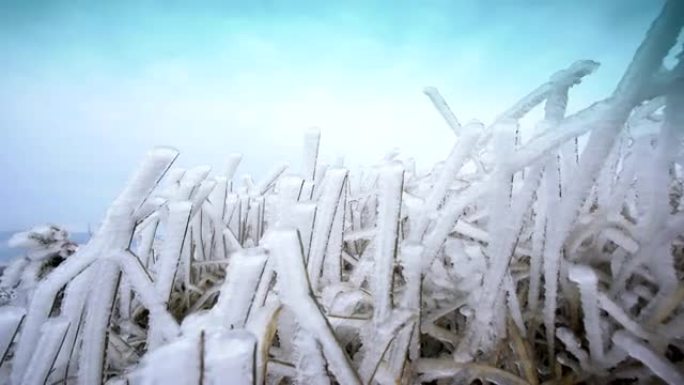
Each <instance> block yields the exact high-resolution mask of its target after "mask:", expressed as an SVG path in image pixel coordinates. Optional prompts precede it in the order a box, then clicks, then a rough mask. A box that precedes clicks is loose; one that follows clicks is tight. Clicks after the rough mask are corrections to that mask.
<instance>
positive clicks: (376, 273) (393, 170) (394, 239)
mask: <svg viewBox="0 0 684 385" xmlns="http://www.w3.org/2000/svg"><path fill="white" fill-rule="evenodd" d="M403 182H404V169H403V168H402V167H401V166H398V165H391V166H386V167H385V168H383V169H382V170H381V171H380V175H379V178H378V221H377V230H376V235H375V243H376V247H375V258H374V260H373V278H374V279H373V281H372V283H373V285H372V288H371V290H372V293H373V299H374V305H373V322H374V324H375V327H376V328H378V327H380V325H381V324H383V323H385V322H386V321H387V317H389V315H390V312H391V310H392V277H393V276H394V261H395V257H396V254H397V246H398V242H399V213H400V211H401V195H402V190H403Z"/></svg>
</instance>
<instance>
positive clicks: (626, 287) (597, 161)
mask: <svg viewBox="0 0 684 385" xmlns="http://www.w3.org/2000/svg"><path fill="white" fill-rule="evenodd" d="M683 22H684V3H682V2H681V1H669V2H668V3H667V4H666V5H665V7H664V9H663V12H662V13H661V15H660V16H659V17H658V18H657V20H655V21H654V23H653V25H652V27H651V29H650V30H649V32H648V34H647V36H646V37H645V39H644V41H643V42H642V44H641V46H640V48H639V50H638V51H637V52H636V54H635V56H634V59H633V61H632V63H631V64H630V66H629V67H628V68H627V70H626V72H625V75H624V76H623V78H622V80H621V82H620V83H619V85H618V87H617V88H616V90H615V91H614V92H613V93H612V95H610V96H609V97H608V98H607V99H605V100H601V101H598V102H597V103H595V104H593V105H592V106H590V107H587V108H586V109H584V110H581V111H579V112H577V113H575V114H573V115H567V114H566V105H567V99H568V97H569V94H570V89H571V87H573V86H576V85H578V84H579V83H580V82H581V81H582V80H583V78H584V77H586V76H588V75H590V74H591V73H592V72H593V71H594V70H596V68H597V66H598V63H595V62H593V61H587V60H585V61H578V62H577V63H575V64H573V65H571V66H570V67H568V68H567V69H565V70H562V71H559V72H558V73H556V74H553V75H552V76H551V77H550V79H549V81H548V82H547V83H545V84H543V85H541V86H539V87H537V88H536V89H534V90H532V92H531V93H530V94H528V95H527V96H525V97H523V98H522V99H521V100H520V101H519V102H518V103H516V104H515V105H514V106H513V107H511V108H510V109H508V110H507V111H505V112H503V113H502V114H501V115H500V116H499V118H498V119H497V120H496V121H495V122H494V123H493V124H492V125H491V126H484V125H482V124H480V123H477V122H472V123H468V124H461V123H460V122H459V121H458V119H457V118H456V116H455V115H454V113H453V112H452V110H451V109H450V108H449V106H448V104H447V102H446V101H445V100H444V99H443V98H442V96H441V95H440V94H439V92H438V91H437V90H436V89H435V88H426V90H425V93H426V95H427V96H428V97H429V99H430V101H431V102H432V103H433V104H434V106H435V107H436V108H437V111H438V113H440V114H441V115H442V116H443V118H444V119H445V121H446V123H447V125H448V126H449V128H450V129H451V130H453V132H454V134H455V144H454V146H453V150H452V151H451V153H450V154H445V161H444V162H443V163H441V164H439V165H436V166H435V167H434V168H433V169H432V170H431V171H429V172H426V173H419V172H417V171H416V169H415V165H414V162H413V161H412V160H411V159H405V158H403V157H401V156H399V155H398V154H390V155H389V156H387V157H386V158H385V160H384V161H383V162H382V163H381V164H378V165H375V166H372V167H369V168H367V169H364V170H361V171H358V172H357V171H350V170H347V169H345V168H344V167H343V166H342V164H340V163H339V162H338V163H337V164H335V165H334V166H329V165H326V164H325V163H323V162H322V161H321V160H320V159H319V156H318V150H319V143H320V132H319V131H318V130H310V131H308V132H307V133H306V135H305V139H304V145H303V155H302V157H303V167H302V168H301V170H291V169H289V168H288V167H287V166H285V165H277V166H276V167H274V168H273V171H272V172H271V173H270V174H269V175H268V176H267V177H266V178H265V179H264V180H262V181H253V180H252V179H251V178H250V177H245V178H244V179H242V180H236V179H235V178H234V174H235V172H236V169H237V168H238V166H239V163H240V159H241V156H240V155H236V154H233V155H230V156H229V158H228V160H227V163H226V164H227V165H226V170H225V171H224V172H222V173H219V174H217V175H213V174H211V170H209V168H207V167H196V168H193V169H189V170H184V169H179V168H173V167H171V166H172V163H173V161H174V160H175V158H176V156H177V153H176V151H174V150H172V149H156V150H153V151H151V152H150V154H149V155H148V157H147V158H146V159H145V160H144V161H143V163H142V165H141V166H140V168H139V170H138V172H136V173H135V174H134V175H133V177H132V178H131V180H130V182H129V184H128V185H127V186H126V187H125V188H124V190H123V192H122V193H121V195H120V196H119V197H118V198H117V199H116V201H115V202H114V203H113V204H112V206H111V208H110V209H109V210H108V212H107V215H106V217H105V219H104V221H103V224H102V225H101V227H100V228H99V229H98V230H97V231H96V233H95V234H94V236H93V237H92V239H91V240H90V241H89V242H88V243H87V244H86V245H83V246H81V247H79V248H78V250H77V251H75V247H74V245H73V244H72V243H70V242H69V241H68V239H67V237H66V234H65V233H64V232H63V231H61V230H60V229H59V228H56V227H49V226H47V227H45V226H43V227H38V228H35V229H34V230H32V231H30V232H26V233H22V234H19V235H17V236H16V237H13V238H12V245H13V246H17V247H23V248H25V249H27V250H28V251H27V253H26V258H19V259H17V260H16V261H14V262H13V263H12V264H11V265H9V266H8V267H7V269H6V270H5V272H4V274H3V276H2V279H1V280H0V289H2V292H1V293H0V294H2V296H1V297H0V299H2V300H3V304H4V306H3V307H1V308H0V328H1V329H0V354H2V363H1V365H2V366H1V367H0V378H1V379H2V380H3V383H10V384H42V383H48V384H61V383H65V384H96V383H105V382H106V383H111V384H169V383H173V384H179V385H196V384H219V383H231V384H291V383H299V384H305V383H311V384H328V383H331V384H332V383H340V384H396V383H401V384H413V383H431V384H452V383H463V384H470V383H473V382H474V383H496V384H540V383H562V384H574V383H581V382H591V383H602V384H603V383H616V384H617V383H629V382H630V381H640V383H641V382H644V383H651V382H653V381H665V382H668V383H671V384H676V383H681V381H683V380H682V378H684V375H683V374H682V373H683V372H682V362H681V358H680V357H677V354H675V353H679V355H681V353H682V351H684V307H683V306H682V301H683V300H684V285H682V283H681V277H682V275H683V274H684V254H683V252H682V249H683V247H684V203H683V202H682V192H683V186H684V175H683V173H684V145H683V143H682V139H683V136H684V84H683V83H682V82H683V77H684V61H681V60H680V62H679V64H678V65H676V66H675V67H674V68H672V69H664V67H663V66H662V62H663V58H664V57H665V56H666V55H667V53H668V51H669V50H670V49H671V48H672V47H673V45H674V44H675V41H676V38H677V35H678V34H679V33H680V30H681V27H682V23H683ZM678 48H679V47H678ZM680 59H681V57H680ZM540 104H543V107H544V111H545V113H544V117H543V119H542V121H540V122H539V123H538V125H537V131H536V133H535V135H534V136H533V137H532V138H531V139H529V140H527V141H524V142H522V141H521V140H520V138H519V137H518V136H517V135H518V121H519V119H521V118H522V117H523V116H525V115H526V114H527V113H528V112H529V111H531V110H532V109H533V108H534V107H535V106H537V105H540ZM580 137H584V139H585V140H583V142H586V145H584V146H583V147H582V148H578V145H577V143H578V138H580ZM74 251H75V253H74ZM56 256H59V257H60V258H61V259H64V261H63V262H61V263H58V262H60V261H61V259H60V260H59V261H57V262H55V260H54V257H56ZM55 266H56V267H55Z"/></svg>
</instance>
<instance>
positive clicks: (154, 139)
mask: <svg viewBox="0 0 684 385" xmlns="http://www.w3.org/2000/svg"><path fill="white" fill-rule="evenodd" d="M191 3H195V2H181V1H120V2H100V1H68V2H67V1H49V2H48V1H45V2H37V1H30V0H29V1H14V0H9V1H8V0H5V1H3V2H2V3H1V4H0V52H2V55H0V85H1V87H0V143H2V148H3V151H2V152H0V183H2V185H1V186H2V187H0V213H2V215H0V230H13V229H19V228H24V227H27V226H30V225H32V224H35V223H44V222H53V223H58V224H64V225H66V226H68V227H71V228H72V229H75V230H78V229H82V228H85V227H86V226H87V224H88V223H91V224H93V225H95V224H96V223H97V222H98V221H99V220H100V218H101V216H102V214H103V212H104V210H105V209H106V206H107V203H108V202H109V201H111V199H112V198H113V197H114V196H115V195H116V193H117V191H118V190H119V189H120V188H121V186H122V184H123V183H124V181H125V180H126V177H127V176H128V175H129V174H130V172H131V170H132V169H133V168H134V167H135V165H136V163H137V162H138V161H139V159H140V158H141V157H142V156H143V154H144V152H145V151H146V150H147V149H148V148H150V147H152V146H154V145H170V146H174V147H176V148H178V149H180V150H181V158H180V159H179V164H180V165H183V166H192V165H200V164H209V165H212V166H214V167H215V169H216V170H217V172H220V171H221V168H222V165H223V162H224V159H225V157H226V156H227V155H228V154H230V153H233V152H241V153H243V154H244V163H243V165H242V166H241V168H240V170H239V172H238V174H242V173H245V172H249V173H252V174H253V175H254V176H255V178H256V179H258V178H259V176H261V175H263V174H264V173H265V171H266V170H268V169H269V168H270V166H272V165H273V164H275V163H277V162H279V161H286V162H288V163H290V164H291V165H292V167H293V168H294V169H295V170H296V169H297V167H298V166H299V160H300V143H301V142H302V134H303V132H304V131H305V130H306V129H307V128H308V127H311V126H318V127H320V128H321V130H322V133H323V139H322V154H323V156H324V158H326V159H328V160H330V161H333V160H334V159H335V158H336V156H337V155H338V154H343V155H344V156H345V159H346V161H347V163H348V164H349V165H351V166H352V167H355V166H356V165H358V164H367V163H371V162H373V161H374V160H376V159H379V158H381V157H382V156H383V154H384V153H386V152H387V151H388V150H390V149H392V148H394V147H398V148H400V149H401V150H402V152H404V153H406V154H410V155H413V156H415V157H416V158H417V160H418V164H419V166H422V167H428V166H429V165H430V164H432V163H433V162H435V161H438V160H440V159H442V158H443V157H444V156H445V155H446V154H447V153H448V151H449V148H450V147H451V145H452V144H453V141H454V137H453V135H452V134H451V133H450V131H449V130H448V129H447V128H446V127H445V125H444V123H443V122H442V121H441V119H440V118H439V116H438V115H437V113H436V112H434V111H433V109H432V106H431V105H430V103H429V101H428V99H427V98H426V97H425V96H424V95H423V94H422V89H423V87H425V86H437V87H438V88H439V89H440V90H441V92H442V94H443V95H444V96H445V97H446V99H447V100H448V101H449V103H450V104H451V106H452V109H453V110H454V112H455V113H456V114H457V115H458V117H459V118H460V119H461V120H462V121H467V120H470V119H474V118H477V119H480V120H482V121H484V122H488V121H490V120H491V119H492V118H493V117H494V116H495V115H496V114H497V113H498V112H500V111H502V110H503V109H505V108H506V107H508V106H509V105H511V104H512V103H513V102H515V101H516V99H517V98H519V97H521V96H523V95H524V94H525V93H526V92H528V91H529V90H531V89H533V88H534V87H535V86H537V85H538V84H539V83H541V82H543V81H545V80H546V79H547V78H548V76H549V75H550V74H552V73H553V72H554V71H556V70H558V69H560V68H564V67H566V66H568V65H569V64H570V63H572V62H573V61H575V60H578V59H594V60H597V61H599V62H601V64H602V65H601V67H600V69H599V70H598V72H597V73H596V74H594V75H592V76H591V77H590V78H588V79H587V81H586V82H585V83H584V84H582V86H581V87H578V88H577V89H576V90H573V95H572V96H571V105H570V108H571V109H577V108H580V107H582V106H584V105H586V104H588V103H590V102H592V101H594V100H595V99H596V98H599V97H604V96H606V95H607V94H608V93H609V92H610V91H611V90H612V87H613V86H614V85H615V83H616V82H617V80H618V78H619V76H620V74H621V73H622V71H623V69H624V68H625V67H626V65H627V64H628V62H629V59H630V57H631V55H632V53H633V52H634V50H635V49H636V47H637V46H638V44H639V42H640V40H641V38H642V36H643V34H644V32H645V31H646V29H647V28H648V26H649V24H650V22H651V21H652V20H653V18H654V17H655V16H656V15H657V13H658V11H659V9H660V6H661V5H662V1H659V0H601V1H593V0H592V1H590V0H574V1H567V0H519V1H514V0H451V1H446V0H442V1H438V0H434V1H401V0H398V1H397V0H395V1H370V0H366V1H344V2H342V1H340V2H334V1H329V2H328V1H323V2H321V1H318V2H314V1H311V2H308V1H287V2H286V1H244V2H237V1H214V2H198V3H201V4H192V5H190V4H191Z"/></svg>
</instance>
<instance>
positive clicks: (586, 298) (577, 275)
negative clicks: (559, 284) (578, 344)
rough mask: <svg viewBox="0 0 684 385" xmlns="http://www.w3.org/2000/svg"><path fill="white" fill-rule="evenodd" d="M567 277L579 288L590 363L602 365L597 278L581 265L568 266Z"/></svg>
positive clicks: (602, 354) (603, 358) (590, 270)
mask: <svg viewBox="0 0 684 385" xmlns="http://www.w3.org/2000/svg"><path fill="white" fill-rule="evenodd" d="M568 277H569V278H570V280H571V281H573V282H575V283H577V286H579V290H580V296H581V300H582V310H583V313H584V329H585V331H586V333H587V339H588V341H589V353H590V356H591V359H592V361H593V362H594V363H596V364H597V365H599V366H600V365H602V364H603V363H604V361H605V357H604V352H603V338H602V335H603V333H602V331H601V314H600V312H599V306H598V287H597V285H598V278H597V277H596V273H595V272H594V271H593V270H592V269H591V268H589V267H587V266H583V265H573V266H570V268H569V272H568Z"/></svg>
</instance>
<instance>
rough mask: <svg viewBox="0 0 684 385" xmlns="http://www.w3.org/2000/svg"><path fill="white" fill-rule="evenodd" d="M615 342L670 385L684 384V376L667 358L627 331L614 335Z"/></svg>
mask: <svg viewBox="0 0 684 385" xmlns="http://www.w3.org/2000/svg"><path fill="white" fill-rule="evenodd" d="M613 342H614V343H615V344H616V345H617V346H619V347H620V348H622V349H624V350H625V351H626V352H627V354H629V355H630V356H631V357H634V358H636V359H637V360H639V361H641V362H643V363H644V365H646V366H647V367H648V368H649V369H651V370H652V371H653V373H655V374H656V375H657V376H658V377H660V378H662V379H663V380H665V382H667V383H668V384H670V385H676V384H684V374H683V373H682V372H681V371H680V370H679V369H678V368H676V367H675V366H674V365H672V364H671V363H670V362H669V361H668V360H667V359H666V358H665V357H663V356H661V355H659V354H657V353H656V352H654V351H653V350H652V349H651V348H649V347H648V346H647V345H646V344H644V343H643V342H641V341H639V340H638V339H637V338H635V337H634V336H632V335H630V334H629V333H627V332H625V331H618V332H616V333H615V334H613Z"/></svg>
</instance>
